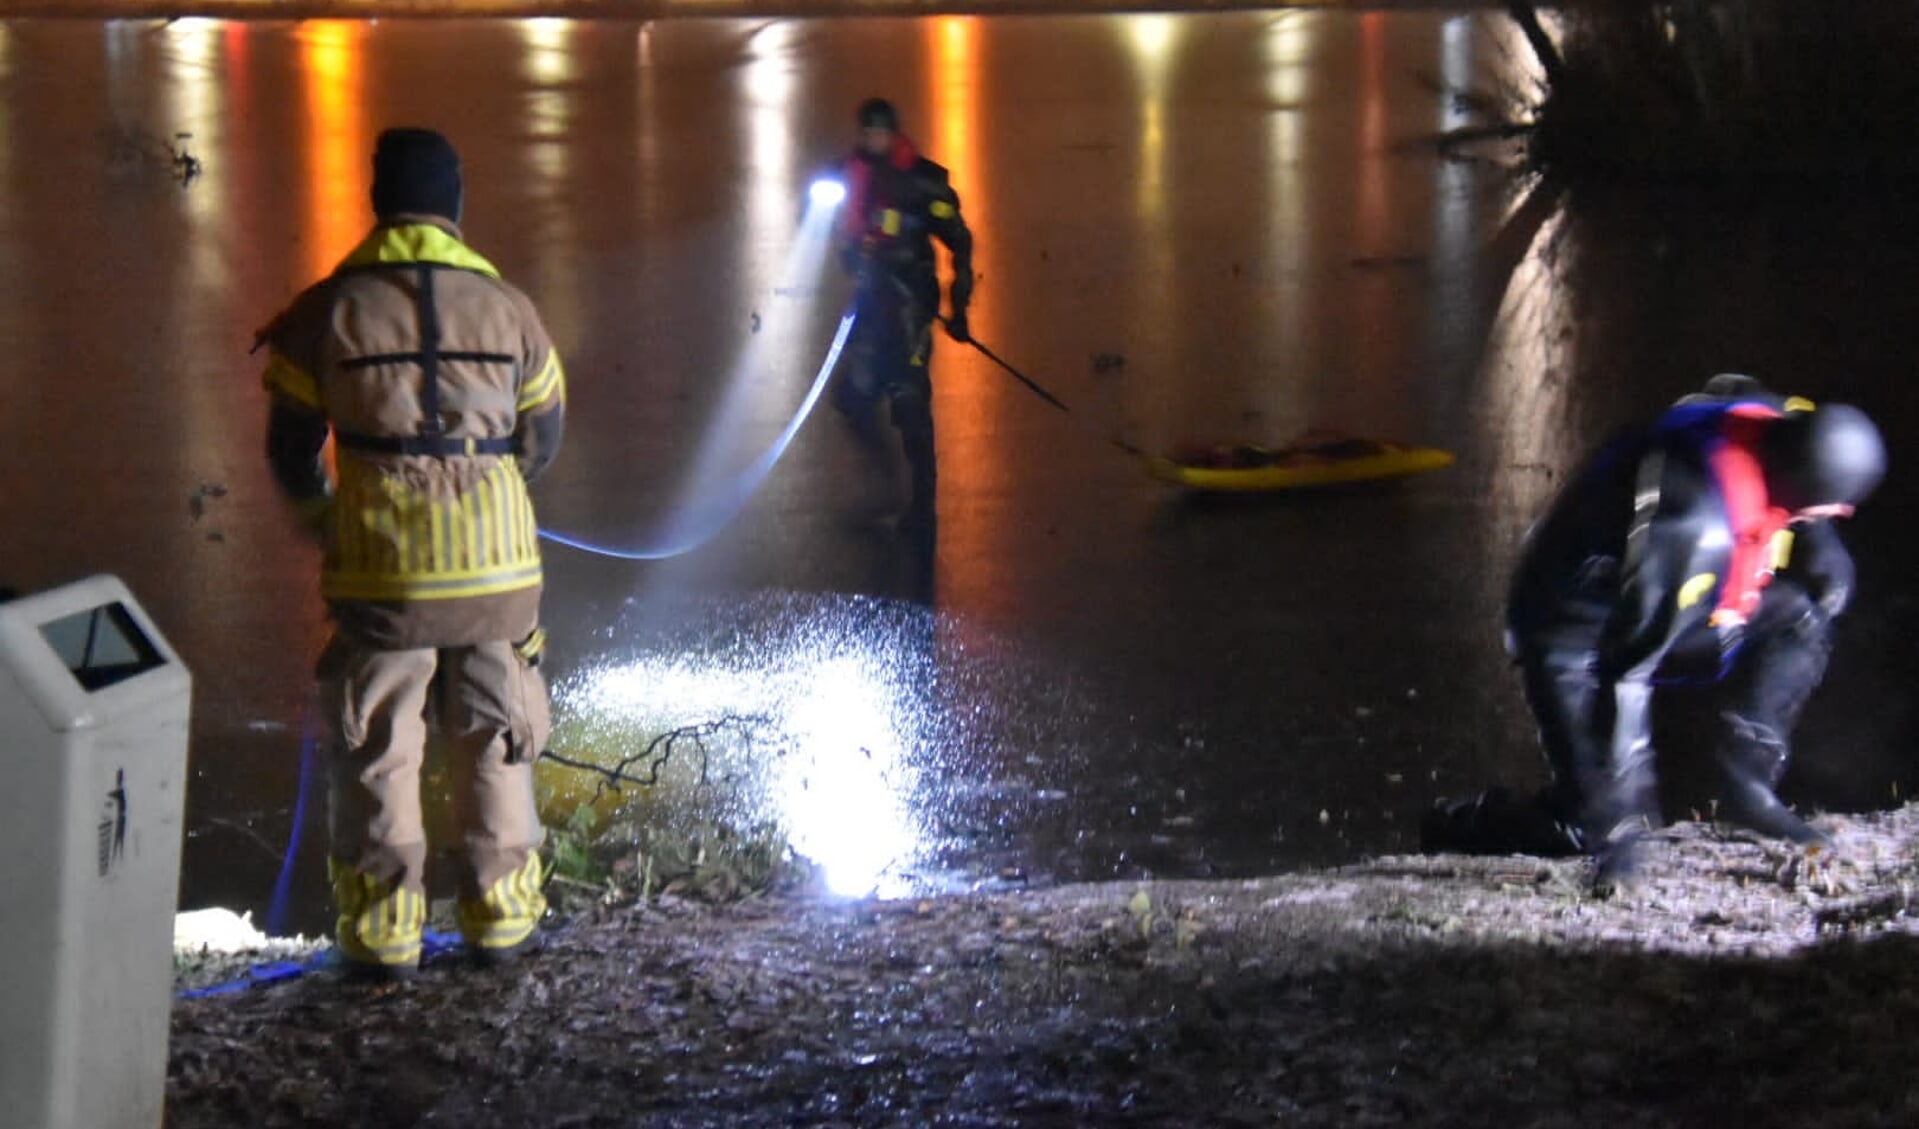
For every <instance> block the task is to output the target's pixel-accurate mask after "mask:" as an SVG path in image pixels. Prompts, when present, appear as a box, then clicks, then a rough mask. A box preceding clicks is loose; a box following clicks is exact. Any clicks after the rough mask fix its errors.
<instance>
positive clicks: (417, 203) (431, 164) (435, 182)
mask: <svg viewBox="0 0 1919 1129" xmlns="http://www.w3.org/2000/svg"><path fill="white" fill-rule="evenodd" d="M460 195H461V185H460V154H459V153H457V152H455V151H454V149H453V143H452V142H450V141H448V140H447V139H446V137H445V136H444V135H442V134H440V133H439V132H438V131H436V130H431V129H389V130H386V131H385V132H383V133H381V134H380V140H379V143H378V144H377V145H376V146H375V147H374V149H373V214H374V215H375V216H376V217H378V218H380V219H386V218H387V217H389V216H394V215H399V214H400V213H403V212H405V213H412V214H415V215H427V216H441V217H444V218H446V219H449V220H453V221H454V222H456V223H457V222H458V221H459V219H460Z"/></svg>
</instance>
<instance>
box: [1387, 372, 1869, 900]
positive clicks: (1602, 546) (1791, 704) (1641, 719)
mask: <svg viewBox="0 0 1919 1129" xmlns="http://www.w3.org/2000/svg"><path fill="white" fill-rule="evenodd" d="M1884 472H1885V445H1884V442H1883V440H1882V439H1881V437H1880V435H1879V431H1878V429H1877V428H1876V427H1874V426H1873V424H1872V422H1871V420H1869V419H1868V418H1867V417H1866V416H1865V414H1864V413H1862V412H1860V411H1859V410H1858V409H1856V408H1853V407H1850V406H1847V405H1843V404H1833V405H1829V406H1826V407H1822V408H1817V409H1814V407H1813V406H1812V405H1811V404H1810V403H1808V402H1807V401H1804V400H1799V399H1796V398H1795V399H1790V400H1788V399H1784V398H1781V397H1778V396H1776V395H1774V394H1772V393H1770V392H1768V391H1767V390H1766V389H1764V388H1763V387H1762V386H1761V385H1759V383H1758V382H1757V381H1754V380H1752V379H1751V378H1749V377H1743V376H1738V375H1734V374H1727V375H1722V376H1720V377H1715V378H1714V380H1713V381H1712V382H1711V383H1710V384H1708V385H1707V388H1706V391H1705V392H1704V393H1703V394H1700V395H1695V396H1690V397H1687V398H1686V399H1684V400H1681V401H1680V402H1679V403H1678V404H1676V405H1674V406H1673V407H1672V408H1670V409H1668V410H1667V411H1666V412H1665V413H1664V414H1663V415H1661V416H1660V417H1659V418H1658V419H1657V420H1656V421H1655V422H1654V423H1653V424H1652V425H1651V426H1650V427H1646V428H1641V429H1635V430H1631V431H1628V432H1626V433H1624V434H1622V435H1621V436H1619V437H1616V438H1615V439H1614V440H1613V441H1611V442H1609V443H1608V444H1606V445H1605V446H1604V447H1602V448H1601V449H1600V450H1599V452H1598V453H1597V454H1596V455H1594V456H1593V457H1592V458H1591V459H1590V460H1589V461H1588V462H1587V464H1586V465H1585V466H1584V467H1583V468H1582V469H1581V470H1580V471H1579V472H1578V473H1577V474H1576V475H1575V476H1574V478H1573V479H1572V481H1571V482H1570V483H1569V484H1568V485H1567V486H1566V488H1565V489H1564V490H1563V491H1562V492H1561V493H1560V495H1559V497H1558V498H1557V499H1556V500H1555V501H1554V502H1553V504H1552V506H1551V508H1550V509H1549V510H1548V511H1547V513H1546V515H1545V517H1544V518H1543V519H1542V520H1541V521H1540V522H1539V523H1538V525H1536V526H1535V527H1534V529H1533V530H1532V532H1531V533H1530V534H1529V535H1528V539H1527V543H1526V547H1525V549H1524V550H1523V552H1522V555H1521V560H1520V563H1519V567H1518V570H1517V573H1516V575H1515V577H1514V579H1513V584H1512V592H1511V599H1510V604H1509V607H1508V621H1507V627H1508V630H1507V642H1508V649H1509V650H1510V651H1511V653H1512V654H1513V656H1514V658H1515V660H1516V661H1517V664H1518V666H1519V668H1520V672H1521V675H1522V678H1523V684H1524V690H1525V695H1526V701H1527V704H1528V705H1529V706H1530V707H1531V708H1532V712H1533V716H1534V718H1535V720H1536V721H1537V723H1538V726H1539V734H1540V739H1541V742H1542V743H1543V744H1544V746H1545V752H1546V757H1547V760H1548V762H1549V764H1550V766H1551V769H1552V782H1551V783H1550V784H1549V785H1548V786H1547V787H1546V788H1545V790H1544V791H1542V792H1541V793H1540V794H1539V795H1538V796H1536V797H1533V798H1532V799H1531V800H1530V801H1528V800H1520V799H1517V798H1515V797H1512V796H1511V795H1509V794H1508V793H1506V792H1504V791H1503V790H1500V789H1494V790H1492V791H1490V792H1487V793H1485V794H1483V795H1481V796H1479V797H1477V798H1475V799H1472V800H1467V801H1463V802H1459V803H1454V804H1444V803H1442V804H1440V805H1437V806H1435V808H1434V809H1433V810H1432V811H1431V812H1429V813H1428V816H1427V819H1426V822H1425V825H1424V826H1423V828H1422V840H1423V844H1422V845H1423V846H1424V847H1425V849H1427V850H1457V851H1468V852H1478V853H1506V852H1522V853H1532V854H1549V855H1550V854H1573V853H1581V852H1583V853H1588V854H1591V855H1593V856H1594V858H1595V859H1596V862H1597V868H1596V871H1595V877H1594V890H1595V892H1597V893H1599V894H1601V895H1605V894H1610V893H1612V892H1614V891H1615V890H1617V889H1618V888H1619V887H1620V886H1621V885H1623V884H1625V883H1627V882H1629V881H1630V880H1631V879H1632V878H1633V876H1634V874H1635V870H1636V867H1637V864H1638V861H1639V857H1640V851H1641V849H1642V838H1643V836H1644V833H1645V831H1646V830H1647V829H1648V828H1649V827H1650V826H1652V825H1653V824H1654V823H1655V822H1656V821H1657V818H1658V796H1657V789H1656V784H1655V780H1654V773H1653V745H1652V733H1651V729H1652V723H1651V707H1652V699H1653V693H1654V688H1655V686H1657V685H1661V684H1667V683H1676V682H1716V683H1718V685H1717V686H1716V687H1714V692H1715V701H1716V704H1717V705H1718V707H1719V710H1720V717H1719V720H1720V723H1721V725H1720V728H1721V736H1720V738H1719V745H1718V748H1717V749H1716V750H1715V752H1716V756H1717V759H1718V762H1719V766H1720V768H1721V770H1722V772H1723V773H1724V777H1725V792H1724V799H1723V806H1722V808H1721V809H1720V810H1721V814H1722V815H1723V816H1725V817H1727V818H1729V819H1730V820H1731V821H1733V822H1737V823H1742V824H1745V825H1747V826H1749V827H1751V828H1753V829H1755V830H1757V831H1760V832H1762V833H1765V834H1769V835H1774V836H1778V837H1782V838H1785V839H1788V840H1790V841H1792V842H1794V843H1797V844H1800V845H1802V846H1803V847H1805V848H1807V849H1808V850H1809V851H1812V852H1817V851H1820V850H1822V849H1825V848H1827V847H1829V846H1830V843H1829V841H1828V839H1827V837H1826V836H1825V835H1824V834H1823V833H1821V832H1820V831H1818V830H1816V829H1815V828H1813V827H1811V826H1809V825H1808V824H1807V823H1806V822H1805V821H1804V820H1802V819H1800V818H1799V817H1798V816H1797V815H1795V814H1794V813H1793V812H1792V811H1791V810H1790V809H1789V808H1787V807H1786V806H1785V805H1784V804H1783V803H1781V802H1780V800H1779V798H1778V796H1777V795H1776V794H1775V792H1774V789H1775V788H1776V787H1777V785H1778V782H1779V780H1780V778H1781V777H1782V776H1783V775H1784V773H1785V770H1786V765H1787V761H1788V759H1789V757H1790V751H1791V747H1790V743H1789V742H1790V737H1791V734H1792V730H1793V727H1794V726H1795V725H1796V724H1797V722H1798V719H1799V714H1800V712H1801V710H1802V709H1803V708H1804V706H1805V704H1806V701H1807V699H1808V698H1809V697H1810V695H1811V694H1812V691H1813V690H1814V689H1815V688H1816V687H1817V686H1818V684H1819V681H1820V679H1821V678H1822V677H1823V676H1824V674H1825V668H1826V659H1827V656H1828V654H1829V653H1830V650H1831V623H1832V619H1833V617H1835V616H1837V615H1838V614H1839V613H1840V612H1841V611H1843V610H1844V608H1845V606H1846V604H1847V601H1848V600H1849V598H1850V595H1851V591H1852V584H1853V567H1852V560H1851V557H1850V556H1849V555H1848V554H1847V552H1846V550H1845V547H1844V545H1842V544H1841V543H1840V541H1839V538H1838V535H1837V532H1836V531H1835V530H1834V528H1833V525H1832V521H1831V519H1833V518H1838V517H1845V516H1849V515H1850V514H1851V513H1852V512H1853V507H1855V506H1856V505H1858V504H1859V503H1860V502H1861V501H1863V500H1864V499H1865V498H1866V496H1867V495H1868V494H1870V493H1871V492H1872V490H1873V488H1874V487H1875V486H1877V485H1878V483H1879V480H1880V478H1881V477H1882V476H1883V474H1884Z"/></svg>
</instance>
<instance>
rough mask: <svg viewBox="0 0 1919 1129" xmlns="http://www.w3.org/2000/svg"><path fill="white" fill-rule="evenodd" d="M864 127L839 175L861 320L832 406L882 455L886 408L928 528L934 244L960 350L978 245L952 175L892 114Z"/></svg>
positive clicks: (877, 108) (845, 244)
mask: <svg viewBox="0 0 1919 1129" xmlns="http://www.w3.org/2000/svg"><path fill="white" fill-rule="evenodd" d="M858 121H859V130H860V136H859V144H858V145H857V146H856V147H855V149H854V151H853V153H852V155H851V156H849V157H848V158H847V159H846V162H845V164H844V166H843V168H842V170H841V171H842V176H843V177H844V182H845V185H846V203H845V208H844V210H843V212H842V213H841V216H840V222H839V227H838V230H837V232H836V242H837V245H838V248H839V252H840V257H841V261H842V262H843V263H844V265H845V266H846V269H847V270H848V271H849V272H850V273H851V274H852V275H853V276H854V279H855V281H856V285H857V290H858V293H857V296H856V298H855V303H856V305H855V309H856V320H855V322H854V326H853V336H852V340H851V341H850V342H849V343H848V346H847V359H846V362H845V363H844V364H843V365H842V366H841V369H840V372H839V374H838V376H837V377H836V380H835V383H834V386H833V404H834V406H835V407H836V408H838V409H839V411H840V412H841V413H842V414H843V415H845V416H846V418H847V420H848V421H849V422H850V423H851V424H852V426H853V429H854V431H855V433H856V434H857V435H858V436H859V437H860V439H861V441H862V442H863V443H864V444H865V445H866V446H867V447H868V449H869V450H875V451H877V450H879V449H880V446H881V437H882V432H881V426H882V424H881V417H880V409H881V408H882V407H883V406H885V407H888V408H890V411H891V416H892V422H893V426H894V427H896V428H897V429H898V430H899V433H900V442H901V447H902V449H903V451H904V454H905V456H906V463H907V467H908V470H909V472H910V474H911V478H912V500H911V502H910V503H909V508H908V511H907V517H908V519H909V520H910V521H912V522H913V523H915V524H921V525H930V524H931V521H932V517H933V501H934V493H935V486H936V481H937V468H936V466H935V463H934V459H933V385H932V377H931V364H932V354H933V333H932V327H933V322H934V320H935V319H937V318H938V316H939V306H940V283H939V269H938V263H937V260H936V258H935V252H934V250H933V240H934V239H938V240H939V241H940V242H941V243H943V244H945V245H946V249H947V252H948V253H949V254H950V255H951V257H952V260H953V283H952V287H951V290H950V292H949V297H950V301H951V306H952V313H951V314H950V315H949V316H948V317H947V318H946V319H945V325H946V331H947V334H948V335H949V336H951V337H952V338H953V340H955V341H961V342H964V341H966V340H968V339H969V338H968V328H967V322H966V307H967V305H968V303H969V302H971V300H972V297H973V237H972V234H971V233H970V232H969V231H968V230H967V228H966V221H965V220H964V219H963V218H962V217H961V216H960V201H959V194H958V193H957V192H955V191H954V190H953V186H952V184H951V183H950V181H949V180H948V176H947V171H946V169H944V168H943V167H941V166H939V165H937V164H934V163H933V162H932V161H929V160H927V159H926V158H925V157H923V156H921V155H920V153H919V150H918V148H917V147H916V146H915V145H914V144H913V142H912V140H911V139H910V138H908V137H907V136H906V134H904V133H903V132H901V131H900V127H899V115H898V114H897V113H896V112H895V111H894V109H893V107H892V105H891V104H889V103H887V102H885V101H883V100H881V99H878V98H873V99H869V100H868V101H866V102H865V103H863V104H862V105H861V106H860V108H859V115H858Z"/></svg>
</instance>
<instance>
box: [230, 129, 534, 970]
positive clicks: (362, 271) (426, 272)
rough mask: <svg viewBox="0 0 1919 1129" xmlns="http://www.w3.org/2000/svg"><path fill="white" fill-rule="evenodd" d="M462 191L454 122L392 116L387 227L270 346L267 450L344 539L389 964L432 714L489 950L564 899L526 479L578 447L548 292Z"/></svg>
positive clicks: (417, 828)
mask: <svg viewBox="0 0 1919 1129" xmlns="http://www.w3.org/2000/svg"><path fill="white" fill-rule="evenodd" d="M462 195H463V184H462V175H461V169H460V159H459V155H458V154H457V153H456V152H455V151H454V149H453V146H452V145H451V144H450V143H449V142H448V141H447V139H446V138H445V137H443V136H442V135H440V134H439V133H436V132H433V131H431V130H424V129H391V130H387V131H386V132H384V133H382V134H381V135H380V137H379V140H378V143H377V146H376V148H375V151H374V155H373V213H374V217H375V225H374V227H373V230H372V232H371V234H369V235H368V236H367V237H366V239H365V240H364V241H363V242H361V244H360V245H359V246H358V247H356V248H355V249H354V250H353V251H352V252H351V253H350V254H348V255H347V257H346V259H345V260H344V261H342V262H341V263H340V265H339V266H338V267H337V268H335V270H334V271H333V273H332V274H330V275H328V276H327V277H326V278H324V279H322V280H320V281H319V282H317V283H315V284H314V285H313V286H311V287H309V288H308V289H307V290H306V291H304V292H303V293H301V294H300V295H299V296H298V297H296V298H295V299H294V301H293V303H292V305H291V306H289V307H288V308H287V309H286V310H285V311H284V312H283V313H281V314H280V315H279V316H278V317H276V318H275V319H274V320H273V322H272V323H271V324H270V325H269V326H268V327H267V328H266V329H264V330H262V331H261V334H260V342H259V343H260V344H265V345H267V346H268V347H269V348H270V350H271V351H270V353H269V355H268V360H267V366H266V372H265V377H264V380H265V384H266V388H267V391H268V393H269V400H270V409H269V417H268V428H267V431H268V435H267V456H268V460H269V462H270V464H271V466H272V470H273V474H274V477H275V479H276V480H277V481H278V483H279V485H280V487H281V489H282V490H283V491H284V492H285V493H286V495H287V496H288V497H289V498H290V499H291V500H292V502H293V504H294V506H295V507H296V510H297V512H298V513H299V514H300V515H301V517H302V518H303V519H304V522H305V524H306V526H307V528H308V529H309V530H310V531H311V532H312V533H313V534H314V535H315V536H317V537H318V538H319V540H320V542H321V543H322V545H323V546H324V550H323V561H322V565H321V575H320V590H321V594H322V595H323V596H324V598H325V600H326V603H327V607H328V610H329V612H330V614H331V617H332V619H333V624H334V634H333V638H332V640H331V641H330V642H329V643H328V644H327V646H326V648H325V651H324V652H323V654H322V656H321V658H320V661H319V666H318V672H317V673H318V680H319V684H320V697H321V709H320V712H321V716H322V720H323V723H324V729H325V738H326V742H327V749H326V753H327V758H328V764H329V769H330V783H331V787H330V789H329V792H330V795H329V799H330V805H329V807H330V829H331V852H330V858H329V860H328V867H329V871H330V875H331V878H332V884H333V896H334V901H335V904H336V909H337V910H338V915H339V916H338V930H337V936H338V942H339V951H340V954H341V956H342V957H343V958H344V959H345V961H346V962H347V965H348V968H349V970H353V971H361V972H367V973H373V974H381V975H389V976H400V975H405V974H406V973H408V972H410V971H411V970H412V969H414V968H415V967H417V965H418V963H419V959H420V949H421V940H422V932H423V928H424V925H425V920H426V896H425V885H424V870H425V864H426V856H427V844H426V832H425V826H424V822H423V818H422V813H421V810H420V770H421V763H422V760H423V758H424V754H425V746H426V740H427V731H428V727H429V725H432V726H434V727H436V728H437V729H438V731H439V732H440V734H441V735H442V736H443V737H444V739H445V742H446V746H447V751H448V762H449V767H450V769H451V775H452V778H453V795H452V807H453V812H454V817H455V820H456V822H457V825H458V827H459V833H460V836H461V846H462V851H461V862H462V866H461V871H460V889H459V911H458V917H459V927H460V932H461V934H462V935H463V937H464V939H465V941H466V945H467V947H468V949H469V951H471V952H472V953H473V954H474V955H475V956H476V957H478V958H480V959H483V960H485V959H502V958H505V957H509V956H512V955H514V954H516V953H518V952H520V951H522V950H523V949H525V948H526V947H528V946H529V945H530V944H531V943H532V942H533V939H534V936H535V933H534V930H535V927H536V926H537V925H538V923H539V921H540V918H541V916H542V915H543V914H544V913H545V908H546V902H545V898H544V896H543V894H542V892H541V888H542V885H543V882H544V875H543V873H542V870H541V864H540V859H539V855H538V848H539V846H540V843H541V840H542V838H543V834H542V830H541V827H540V822H539V819H538V816H537V813H536V811H535V806H534V795H533V761H534V760H535V758H537V757H538V756H539V755H540V753H541V751H542V750H543V749H544V748H545V744H546V739H547V736H548V732H549V729H550V718H549V705H548V700H547V692H546V686H545V683H544V682H543V680H542V678H541V676H540V673H539V671H538V670H537V669H536V667H537V664H538V662H539V659H540V653H541V649H542V647H543V646H544V642H545V634H544V632H543V631H542V630H541V628H540V592H541V566H540V552H539V542H538V535H537V528H536V525H535V522H534V515H533V505H532V501H531V499H530V498H529V496H528V494H527V486H526V484H527V483H528V482H530V481H532V480H533V479H534V478H535V477H537V476H538V475H539V474H540V472H541V471H542V470H544V469H545V468H546V467H547V465H548V464H549V463H550V462H551V461H552V460H553V457H554V455H555V454H556V453H557V452H558V451H559V447H560V438H561V427H562V420H563V418H564V405H565V400H566V390H565V376H564V373H563V372H562V369H561V366H560V358H559V355H558V354H557V353H556V352H555V351H554V348H553V344H552V342H551V341H550V340H549V339H548V337H547V332H546V329H545V328H544V326H542V324H541V322H540V318H539V315H538V314H537V313H536V312H535V311H534V308H533V305H532V303H531V302H529V301H528V300H527V298H526V296H525V295H524V294H522V293H521V292H520V291H519V290H517V289H515V288H514V287H513V286H511V285H509V284H508V283H506V282H504V281H502V280H501V278H500V275H499V272H498V271H497V270H496V269H495V268H494V267H493V266H492V265H491V264H490V263H488V262H487V261H486V260H485V259H484V258H482V257H481V256H480V255H479V254H477V253H476V252H475V251H473V250H472V249H471V248H469V247H468V246H467V245H466V244H465V243H464V242H462V240H461V235H460V229H459V227H458V226H457V225H458V222H459V219H460V211H461V203H462ZM256 347H257V345H256ZM329 433H330V434H331V435H332V438H333V445H334V452H335V456H336V459H335V461H336V463H337V466H336V469H335V472H333V473H330V472H329V471H328V469H327V465H326V463H325V461H324V459H323V457H322V449H323V446H324V444H325V442H326V439H327V437H328V435H329ZM335 474H337V477H335Z"/></svg>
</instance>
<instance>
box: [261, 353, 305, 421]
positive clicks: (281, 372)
mask: <svg viewBox="0 0 1919 1129" xmlns="http://www.w3.org/2000/svg"><path fill="white" fill-rule="evenodd" d="M260 382H261V383H262V384H265V385H266V386H267V391H269V392H274V393H278V394H279V395H281V396H285V397H286V398H287V399H289V400H292V401H294V402H295V403H299V404H305V405H306V406H307V407H309V408H312V409H313V410H315V411H319V410H320V385H319V384H318V382H316V381H315V380H314V379H313V375H312V374H311V373H309V372H307V370H305V369H303V368H301V367H300V366H299V365H296V364H294V363H293V362H292V361H291V360H289V359H288V358H287V355H286V354H285V353H282V352H280V351H279V350H278V349H275V350H273V351H272V352H271V353H269V354H268V355H267V368H266V372H264V373H262V374H261V375H260Z"/></svg>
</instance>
